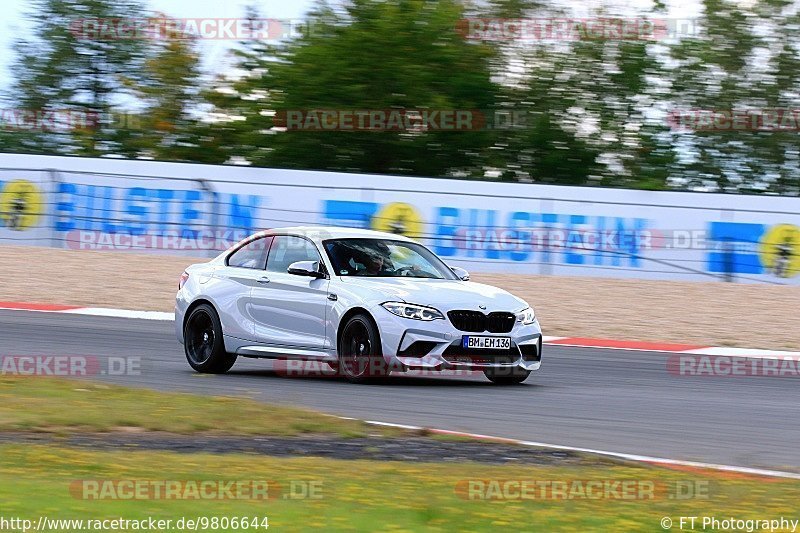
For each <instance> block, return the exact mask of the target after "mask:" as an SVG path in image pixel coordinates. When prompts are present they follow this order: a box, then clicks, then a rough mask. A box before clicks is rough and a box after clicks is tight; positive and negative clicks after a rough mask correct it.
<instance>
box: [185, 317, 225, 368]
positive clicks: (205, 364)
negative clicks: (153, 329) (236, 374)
mask: <svg viewBox="0 0 800 533" xmlns="http://www.w3.org/2000/svg"><path fill="white" fill-rule="evenodd" d="M183 346H184V349H185V351H186V360H187V361H189V365H190V366H191V367H192V368H194V369H195V370H197V371H198V372H202V373H204V374H224V373H225V372H227V371H228V370H230V369H231V367H232V366H233V364H234V363H235V362H236V354H230V353H228V352H226V351H225V343H224V342H223V339H222V325H221V324H220V322H219V317H218V316H217V312H216V311H215V310H214V308H213V307H211V306H210V305H208V304H200V305H198V306H197V307H195V308H194V309H193V310H192V312H191V313H190V314H189V317H188V318H187V319H186V326H185V327H184V330H183Z"/></svg>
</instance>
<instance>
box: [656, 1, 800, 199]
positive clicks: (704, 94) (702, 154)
mask: <svg viewBox="0 0 800 533" xmlns="http://www.w3.org/2000/svg"><path fill="white" fill-rule="evenodd" d="M792 5H793V3H792V2H789V1H788V0H758V1H755V2H752V3H750V4H741V3H734V2H730V1H726V0H704V1H703V7H704V13H703V16H702V18H701V19H700V21H699V23H700V25H701V29H702V31H700V32H698V34H697V35H696V36H695V37H693V38H688V39H683V40H682V41H681V42H680V43H679V44H678V45H676V46H674V47H672V49H671V53H672V58H673V59H674V61H675V66H674V70H673V75H672V78H673V80H674V83H673V87H672V94H671V97H672V100H673V102H674V105H675V107H676V108H677V109H679V110H680V109H683V110H687V109H688V110H707V111H723V112H725V111H728V112H730V111H747V110H750V111H755V112H756V113H759V112H761V111H763V110H765V109H767V110H774V109H783V110H787V109H798V107H800V105H799V104H800V95H799V94H798V92H797V88H798V87H799V86H800V83H798V82H800V48H799V45H798V43H800V39H798V37H800V14H798V12H797V10H796V8H792ZM677 142H678V143H679V144H680V145H681V146H682V150H681V153H682V157H681V159H680V161H679V162H678V164H676V165H675V166H674V169H673V176H672V179H673V180H674V182H675V185H676V186H678V187H681V188H690V189H691V188H697V189H701V190H721V191H725V192H756V193H757V192H777V193H781V194H793V195H798V194H800V165H798V156H800V152H798V143H797V132H796V131H792V132H774V131H773V132H769V131H746V130H731V131H700V132H685V133H682V134H680V135H679V137H678V140H677Z"/></svg>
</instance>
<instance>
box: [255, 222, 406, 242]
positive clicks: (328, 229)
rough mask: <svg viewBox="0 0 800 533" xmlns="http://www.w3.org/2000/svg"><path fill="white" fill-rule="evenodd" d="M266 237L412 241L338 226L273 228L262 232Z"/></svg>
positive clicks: (400, 236) (382, 232)
mask: <svg viewBox="0 0 800 533" xmlns="http://www.w3.org/2000/svg"><path fill="white" fill-rule="evenodd" d="M262 233H263V234H265V235H275V234H286V235H300V236H303V237H308V238H309V239H311V240H313V241H317V242H321V241H324V240H327V239H358V238H361V239H389V240H395V241H412V239H409V238H408V237H405V236H404V235H400V234H396V233H387V232H384V231H373V230H369V229H362V228H340V227H336V226H292V227H288V228H272V229H270V230H266V231H264V232H262ZM412 242H413V241H412Z"/></svg>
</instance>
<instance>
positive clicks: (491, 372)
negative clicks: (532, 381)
mask: <svg viewBox="0 0 800 533" xmlns="http://www.w3.org/2000/svg"><path fill="white" fill-rule="evenodd" d="M483 374H484V375H485V376H486V377H487V378H489V381H491V382H492V383H494V384H496V385H517V384H519V383H522V382H523V381H525V380H526V379H528V376H530V375H531V371H530V370H524V369H522V368H520V367H518V366H515V367H513V368H487V369H485V370H484V371H483Z"/></svg>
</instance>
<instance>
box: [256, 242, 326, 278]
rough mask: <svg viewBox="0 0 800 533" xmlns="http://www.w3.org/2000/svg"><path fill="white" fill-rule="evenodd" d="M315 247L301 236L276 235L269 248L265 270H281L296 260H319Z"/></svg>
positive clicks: (284, 270)
mask: <svg viewBox="0 0 800 533" xmlns="http://www.w3.org/2000/svg"><path fill="white" fill-rule="evenodd" d="M320 260H321V258H320V256H319V252H318V251H317V247H316V246H314V243H312V242H311V241H309V240H306V239H304V238H302V237H293V236H289V235H278V236H276V237H275V240H274V241H273V243H272V246H271V247H270V250H269V259H267V271H269V272H283V273H286V271H287V270H288V268H289V265H291V264H292V263H295V262H297V261H320Z"/></svg>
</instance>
